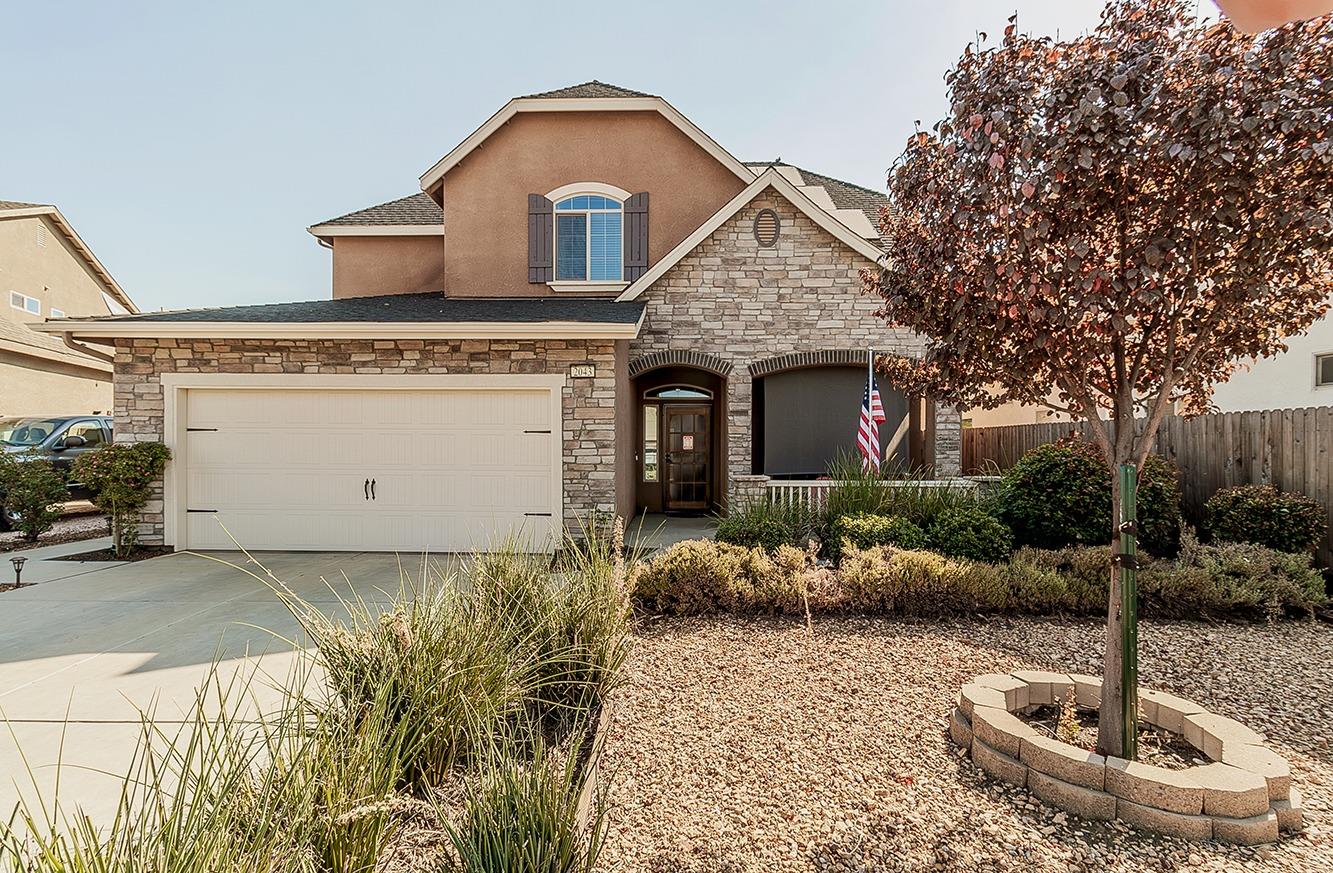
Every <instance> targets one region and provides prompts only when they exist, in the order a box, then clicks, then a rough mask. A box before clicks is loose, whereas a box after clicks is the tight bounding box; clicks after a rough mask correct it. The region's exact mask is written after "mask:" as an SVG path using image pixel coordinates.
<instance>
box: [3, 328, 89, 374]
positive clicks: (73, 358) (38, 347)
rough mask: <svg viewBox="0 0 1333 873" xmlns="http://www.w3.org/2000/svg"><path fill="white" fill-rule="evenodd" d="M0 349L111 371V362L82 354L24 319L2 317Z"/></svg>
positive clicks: (31, 356)
mask: <svg viewBox="0 0 1333 873" xmlns="http://www.w3.org/2000/svg"><path fill="white" fill-rule="evenodd" d="M0 349H3V350H4V351H7V352H10V353H13V354H18V355H26V356H28V357H30V358H41V359H43V360H47V361H58V362H60V363H63V364H73V365H74V366H77V367H86V368H88V369H90V370H100V371H102V372H104V373H110V372H111V364H109V363H107V362H105V361H102V360H99V359H97V358H94V357H92V356H90V355H84V354H80V353H78V352H76V351H74V350H73V349H71V348H70V347H68V346H66V345H65V343H64V342H63V341H61V340H58V339H56V338H55V337H53V336H48V335H47V334H45V333H38V332H37V331H35V330H33V329H32V328H31V327H29V326H28V325H27V324H26V323H25V322H22V321H10V320H9V319H7V318H0Z"/></svg>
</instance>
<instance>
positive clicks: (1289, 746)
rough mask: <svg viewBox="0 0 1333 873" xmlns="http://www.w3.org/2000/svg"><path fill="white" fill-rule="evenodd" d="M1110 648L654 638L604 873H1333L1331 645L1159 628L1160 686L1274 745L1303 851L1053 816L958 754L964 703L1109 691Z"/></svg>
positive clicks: (937, 639) (638, 662)
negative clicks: (1103, 660)
mask: <svg viewBox="0 0 1333 873" xmlns="http://www.w3.org/2000/svg"><path fill="white" fill-rule="evenodd" d="M1104 633H1105V631H1104V626H1103V625H1100V624H1099V623H1097V622H1093V621H1067V620H1042V619H1005V620H990V621H982V620H966V621H941V622H907V621H900V620H892V619H871V618H840V619H820V620H817V621H816V622H815V624H814V634H813V636H811V635H809V634H808V633H807V631H806V628H805V626H804V624H803V623H802V622H799V621H795V622H793V621H784V620H763V619H738V618H718V619H707V620H674V619H673V620H663V621H657V622H652V623H649V624H647V625H645V626H644V627H642V628H641V629H640V631H639V633H638V636H637V638H636V640H635V648H634V652H633V654H632V655H631V659H630V663H629V665H628V668H627V673H628V678H627V683H626V684H625V686H624V687H622V688H621V689H620V691H619V692H618V694H617V699H616V703H615V707H616V709H615V718H614V721H613V724H612V733H611V736H610V739H609V742H608V747H607V751H606V758H605V759H604V760H605V762H606V766H607V772H608V774H609V778H610V780H611V786H612V787H611V795H610V798H611V802H612V804H613V809H612V812H611V827H610V833H609V835H608V843H607V847H606V852H605V854H604V856H603V867H604V869H606V870H624V871H647V873H677V871H679V873H767V871H821V873H823V871H867V873H868V871H880V870H929V869H932V868H934V869H943V870H963V871H967V870H1036V871H1046V870H1084V869H1086V870H1117V871H1138V870H1177V869H1190V870H1216V871H1221V870H1299V871H1316V870H1318V871H1327V870H1330V869H1333V821H1330V819H1333V748H1330V743H1331V742H1333V736H1331V735H1333V729H1331V728H1330V722H1329V719H1330V718H1331V717H1333V712H1331V711H1330V708H1329V706H1328V703H1329V697H1330V694H1333V628H1331V627H1329V626H1328V625H1326V624H1315V623H1283V624H1278V625H1271V626H1265V625H1203V624H1188V623H1162V622H1153V623H1147V622H1145V623H1144V624H1143V625H1142V627H1141V631H1140V642H1141V646H1142V656H1141V668H1140V671H1141V681H1142V683H1143V684H1144V685H1145V686H1151V687H1155V688H1161V689H1165V690H1169V691H1172V692H1175V693H1177V694H1181V695H1183V696H1187V697H1189V698H1191V699H1193V700H1195V701H1197V702H1199V703H1201V704H1203V705H1204V706H1207V707H1208V708H1209V709H1210V710H1212V711H1213V712H1217V713H1221V714H1224V715H1229V716H1232V717H1235V718H1238V719H1240V720H1241V721H1243V722H1244V723H1245V724H1247V725H1250V726H1251V727H1254V728H1256V729H1258V730H1261V731H1263V732H1265V733H1267V735H1268V737H1269V741H1270V744H1271V745H1272V746H1273V747H1274V748H1275V749H1276V750H1277V751H1278V752H1280V753H1282V754H1284V755H1286V756H1287V758H1288V760H1290V761H1291V763H1292V769H1293V778H1294V784H1296V785H1297V786H1298V787H1299V789H1300V790H1301V792H1302V793H1303V794H1304V796H1305V802H1306V811H1307V815H1306V823H1307V824H1306V830H1305V832H1304V833H1302V834H1300V835H1298V836H1294V837H1293V836H1288V837H1284V839H1283V840H1282V842H1281V843H1279V844H1276V845H1273V846H1269V847H1259V848H1240V847H1232V846H1222V845H1220V844H1215V843H1203V844H1191V843H1187V842H1184V841H1178V840H1170V839H1163V838H1160V837H1153V836H1150V835H1146V834H1141V833H1138V832H1136V831H1133V830H1131V829H1129V828H1128V827H1127V826H1124V825H1121V824H1118V823H1109V824H1103V823H1096V822H1089V821H1084V820H1081V819H1078V818H1076V817H1074V816H1069V815H1066V814H1064V813H1062V812H1059V811H1057V810H1054V809H1051V808H1049V807H1045V806H1043V805H1041V804H1040V803H1039V802H1037V801H1036V800H1035V799H1034V798H1031V797H1030V796H1029V795H1028V794H1027V793H1026V792H1024V791H1021V790H1017V789H1012V788H1008V787H1005V786H1000V785H997V784H996V783H994V782H993V781H991V780H989V779H985V778H983V777H982V775H981V773H980V772H979V771H978V770H976V769H975V768H974V767H973V766H972V764H971V762H970V761H969V760H967V759H966V758H961V757H960V755H959V752H958V749H956V748H955V747H954V746H953V745H952V744H951V743H950V742H949V740H948V737H947V733H946V725H947V719H948V715H949V711H950V709H951V708H952V707H953V705H954V701H955V699H956V696H957V693H958V688H959V687H960V685H961V684H962V683H963V682H964V681H966V680H967V679H969V678H971V677H972V676H974V675H976V674H978V673H985V672H994V671H1001V670H1013V669H1020V668H1024V667H1028V668H1047V669H1059V670H1066V671H1078V672H1100V670H1099V668H1098V663H1099V661H1100V657H1101V652H1102V650H1103V643H1104V640H1103V636H1104Z"/></svg>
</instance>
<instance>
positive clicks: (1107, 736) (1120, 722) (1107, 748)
mask: <svg viewBox="0 0 1333 873" xmlns="http://www.w3.org/2000/svg"><path fill="white" fill-rule="evenodd" d="M1111 519H1112V521H1111V554H1113V555H1114V554H1115V553H1116V552H1118V551H1119V550H1120V477H1119V476H1118V475H1116V473H1115V468H1114V466H1113V467H1112V475H1111ZM1120 586H1121V578H1120V565H1119V564H1117V563H1115V562H1114V561H1112V562H1111V584H1110V585H1109V586H1108V588H1109V591H1108V592H1107V601H1106V658H1105V660H1104V661H1103V667H1102V703H1101V708H1100V709H1099V710H1098V716H1097V751H1098V753H1100V754H1102V755H1114V756H1115V757H1117V758H1122V757H1124V753H1125V731H1124V705H1123V704H1124V700H1125V689H1124V688H1123V687H1122V686H1121V679H1122V677H1123V672H1122V668H1123V666H1124V663H1125V649H1124V641H1125V616H1124V615H1123V614H1122V613H1121V609H1120Z"/></svg>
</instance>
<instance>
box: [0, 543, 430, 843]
mask: <svg viewBox="0 0 1333 873" xmlns="http://www.w3.org/2000/svg"><path fill="white" fill-rule="evenodd" d="M104 544H105V541H84V542H82V543H70V544H65V545H60V546H51V547H48V548H44V549H34V550H32V551H30V552H26V553H25V554H26V555H27V557H28V558H29V560H28V563H27V566H26V567H25V568H24V570H23V581H24V583H25V587H23V588H20V589H17V590H14V591H9V592H6V593H0V720H4V721H7V724H0V821H3V820H7V819H8V813H9V811H10V810H11V809H12V807H13V804H14V802H15V800H16V799H17V798H18V797H19V796H20V795H21V796H23V797H26V798H28V799H29V800H30V801H31V800H33V799H35V798H36V796H37V795H38V794H40V795H41V796H42V798H43V799H44V800H45V801H46V802H48V803H50V801H51V800H52V799H53V794H54V788H55V784H56V773H57V767H56V766H55V765H56V763H57V762H58V761H60V762H63V764H62V765H61V766H60V768H59V772H60V782H59V793H60V797H59V803H60V806H61V807H62V808H63V809H65V810H67V811H68V810H71V809H72V808H73V807H74V806H79V807H82V808H83V809H84V810H85V811H86V812H87V813H88V814H90V815H92V816H93V817H94V819H101V818H102V817H103V816H105V815H107V814H109V813H110V812H112V811H114V808H115V804H116V801H117V799H118V795H119V789H120V785H119V781H118V780H117V779H115V778H113V777H112V776H111V775H108V774H117V773H119V774H123V773H124V772H125V771H126V769H127V767H128V766H129V764H130V762H131V760H132V757H133V753H134V749H135V745H136V742H137V740H138V739H139V736H140V731H141V720H140V719H141V713H143V712H146V711H147V712H152V713H153V714H154V716H155V721H157V722H158V723H165V724H168V725H169V724H170V723H172V722H176V723H179V722H180V721H181V720H182V719H183V717H185V716H186V714H187V713H188V711H189V708H190V706H191V704H192V703H193V702H194V700H195V696H196V690H197V689H198V687H199V686H200V685H201V684H202V681H203V679H204V678H205V677H206V676H207V674H208V672H209V670H210V667H211V665H212V664H213V663H214V661H215V660H216V661H218V663H219V664H220V668H221V673H222V674H223V675H224V676H232V675H235V674H236V672H237V671H238V670H241V671H244V673H245V674H246V675H249V674H250V673H252V672H256V671H257V673H256V675H257V677H258V680H257V681H256V682H255V683H253V685H252V686H251V687H252V689H253V690H254V693H255V698H254V705H255V706H258V707H261V708H262V707H264V706H267V705H268V704H269V703H271V702H272V701H275V700H276V699H277V697H278V695H277V694H276V693H274V692H273V690H272V688H271V687H270V686H269V683H268V680H267V679H266V678H265V677H266V676H267V677H272V679H276V680H280V679H283V678H285V677H286V676H287V675H288V674H289V670H290V669H291V667H292V666H293V662H294V660H295V658H296V654H295V651H294V649H293V646H292V644H290V643H288V642H286V641H285V640H284V639H282V638H283V637H285V638H287V639H291V640H296V641H297V642H298V644H299V643H300V642H301V638H300V635H299V633H298V627H297V625H296V622H295V621H294V619H293V618H292V616H291V615H290V613H288V611H287V609H286V608H285V607H284V606H283V605H282V604H281V603H280V602H279V601H278V599H277V598H276V597H275V596H274V594H273V592H272V591H271V590H270V589H269V588H268V587H266V586H265V585H264V584H262V583H261V582H259V581H257V580H255V579H253V578H251V577H250V576H248V575H247V574H245V573H244V572H242V571H241V570H238V569H236V568H234V567H229V566H226V565H224V564H221V563H218V562H217V561H214V560H210V559H209V558H208V557H204V556H200V555H194V554H190V553H181V554H175V555H169V556H165V557H161V558H154V559H152V560H148V561H140V562H137V563H133V564H120V563H91V562H71V561H59V560H52V559H53V558H55V557H58V556H60V555H66V554H73V553H76V552H83V551H89V550H91V549H94V548H98V547H99V546H101V545H104ZM0 557H3V558H8V557H10V556H9V555H4V556H0ZM214 557H218V558H222V559H224V560H228V561H231V562H233V563H237V564H243V563H245V561H246V559H245V556H244V555H241V554H239V553H214ZM256 557H257V558H258V560H259V561H261V562H262V563H263V564H264V565H265V566H267V567H268V569H269V570H271V571H272V572H273V574H274V575H276V576H277V577H278V578H279V579H281V580H282V581H283V582H285V583H286V584H287V585H288V586H289V587H291V588H292V589H293V590H295V591H296V592H297V593H298V594H300V595H301V596H302V597H303V598H305V599H306V600H308V601H310V602H312V603H317V604H319V605H320V607H321V608H322V609H325V610H326V611H330V612H337V611H338V606H337V598H336V597H335V595H334V593H333V592H332V591H330V590H329V588H328V585H326V584H325V582H324V581H322V580H324V579H327V580H328V583H330V584H332V585H334V586H335V588H336V589H337V590H338V591H339V592H340V593H343V594H346V593H347V592H348V591H349V590H354V591H356V592H358V593H360V594H361V595H362V596H364V597H366V598H367V599H369V600H382V599H383V594H382V592H383V591H384V590H389V591H394V590H397V588H398V585H399V582H400V579H401V578H402V575H401V574H402V573H406V574H407V575H408V577H409V578H413V579H415V578H419V577H420V574H421V570H422V558H421V556H414V557H413V556H403V558H402V564H401V568H400V562H399V558H398V556H396V555H392V554H384V553H350V552H338V553H316V552H264V553H260V554H258V555H257V556H256ZM430 563H431V566H432V568H433V569H435V570H439V569H441V568H447V566H448V564H449V559H447V558H446V559H434V558H432V559H431V562H430ZM5 564H7V561H6V562H0V581H4V582H10V581H12V571H11V570H10V568H9V567H8V566H5ZM252 569H253V568H252ZM28 582H34V583H38V584H34V585H32V586H31V587H26V583H28ZM62 746H63V749H62ZM29 772H31V773H32V776H31V777H30V776H29ZM34 783H35V784H34Z"/></svg>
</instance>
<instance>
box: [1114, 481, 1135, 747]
mask: <svg viewBox="0 0 1333 873" xmlns="http://www.w3.org/2000/svg"><path fill="white" fill-rule="evenodd" d="M1137 488H1138V470H1137V468H1136V467H1135V466H1134V465H1133V464H1121V465H1120V519H1119V534H1120V548H1119V551H1118V554H1117V555H1116V560H1117V561H1119V563H1120V614H1121V615H1122V616H1123V624H1122V625H1121V630H1122V633H1123V641H1124V642H1123V644H1124V648H1123V651H1124V659H1123V660H1122V661H1121V662H1120V676H1121V685H1120V687H1121V689H1122V696H1121V698H1120V706H1121V712H1122V713H1123V722H1122V728H1123V730H1124V755H1125V757H1126V758H1127V759H1128V760H1130V761H1133V760H1135V759H1137V758H1138V756H1139V746H1138V742H1139V730H1138V725H1139V592H1138V543H1137V540H1138V536H1137V534H1138V531H1137V527H1136V521H1135V515H1136V513H1135V506H1134V503H1135V500H1134V498H1135V491H1136V490H1137Z"/></svg>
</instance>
